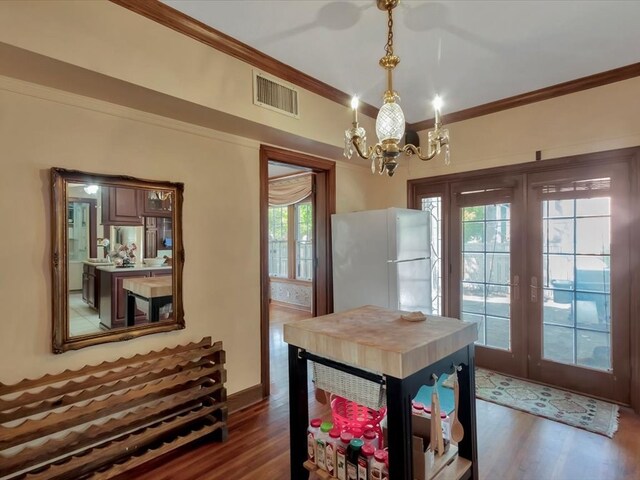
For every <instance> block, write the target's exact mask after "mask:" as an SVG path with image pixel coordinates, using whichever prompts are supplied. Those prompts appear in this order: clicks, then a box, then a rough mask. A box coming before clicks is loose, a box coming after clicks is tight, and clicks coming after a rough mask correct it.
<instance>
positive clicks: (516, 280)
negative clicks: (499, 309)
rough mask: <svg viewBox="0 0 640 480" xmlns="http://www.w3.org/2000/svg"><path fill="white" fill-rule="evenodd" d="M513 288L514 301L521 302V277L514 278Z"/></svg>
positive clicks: (515, 276)
mask: <svg viewBox="0 0 640 480" xmlns="http://www.w3.org/2000/svg"><path fill="white" fill-rule="evenodd" d="M511 287H512V288H513V299H514V300H515V301H518V300H520V275H514V276H513V283H512V284H511Z"/></svg>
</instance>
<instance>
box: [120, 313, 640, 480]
mask: <svg viewBox="0 0 640 480" xmlns="http://www.w3.org/2000/svg"><path fill="white" fill-rule="evenodd" d="M271 315H272V322H271V381H272V384H271V392H272V395H271V397H270V398H269V399H267V400H265V401H263V402H260V403H259V404H257V405H255V406H253V407H249V408H248V409H246V410H243V411H240V412H237V413H234V414H233V415H230V417H229V440H228V441H227V442H226V443H224V444H216V443H207V444H203V445H199V446H191V447H186V448H185V449H183V450H181V451H179V452H178V454H175V455H172V456H171V457H169V458H167V457H165V458H163V459H160V461H156V462H153V463H151V464H148V465H146V466H143V467H141V468H139V469H137V470H134V471H133V472H132V473H130V474H128V475H127V476H126V477H124V476H123V477H121V478H132V479H133V478H135V479H137V480H169V479H171V480H271V479H288V478H289V446H288V445H289V444H288V442H289V434H288V430H289V408H288V388H287V348H286V344H284V342H283V341H282V324H283V323H284V322H287V321H292V320H297V319H302V318H306V317H308V315H305V314H304V312H298V311H295V310H288V309H284V308H272V310H271ZM309 391H310V395H309V399H310V401H309V408H310V414H311V415H316V416H319V415H321V414H326V413H327V412H328V410H327V408H326V407H325V406H323V405H320V404H319V403H318V402H316V401H315V399H314V398H313V393H312V390H311V388H310V389H309ZM477 415H478V443H479V469H480V478H481V479H483V480H640V416H638V415H634V414H633V413H632V412H631V411H630V410H628V409H622V410H621V413H620V428H619V430H618V433H616V435H615V437H614V438H613V439H609V438H606V437H604V436H601V435H596V434H593V433H590V432H586V431H583V430H579V429H576V428H573V427H570V426H568V425H564V424H561V423H558V422H553V421H551V420H547V419H544V418H540V417H536V416H533V415H529V414H526V413H523V412H518V411H516V410H512V409H509V408H506V407H502V406H499V405H495V404H492V403H488V402H484V401H482V400H478V401H477Z"/></svg>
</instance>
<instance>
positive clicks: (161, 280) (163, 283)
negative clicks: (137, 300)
mask: <svg viewBox="0 0 640 480" xmlns="http://www.w3.org/2000/svg"><path fill="white" fill-rule="evenodd" d="M122 288H124V289H125V290H129V291H131V292H133V293H135V294H136V295H140V296H141V297H144V298H157V297H168V296H170V295H172V294H173V292H172V284H171V275H164V276H162V277H147V278H125V279H124V281H123V282H122Z"/></svg>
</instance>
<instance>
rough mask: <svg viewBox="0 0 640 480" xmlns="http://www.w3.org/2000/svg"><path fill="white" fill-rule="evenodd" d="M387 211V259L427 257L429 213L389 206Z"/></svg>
mask: <svg viewBox="0 0 640 480" xmlns="http://www.w3.org/2000/svg"><path fill="white" fill-rule="evenodd" d="M387 212H388V213H387V215H388V219H387V224H388V225H389V232H388V235H389V252H388V256H389V260H392V261H393V260H396V261H402V260H411V259H416V258H427V257H429V253H430V252H429V214H428V213H427V212H423V211H420V210H407V209H404V208H390V209H388V210H387Z"/></svg>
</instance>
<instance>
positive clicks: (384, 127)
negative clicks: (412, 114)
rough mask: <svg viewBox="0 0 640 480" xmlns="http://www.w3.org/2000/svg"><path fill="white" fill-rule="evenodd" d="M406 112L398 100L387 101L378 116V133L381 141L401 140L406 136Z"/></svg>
mask: <svg viewBox="0 0 640 480" xmlns="http://www.w3.org/2000/svg"><path fill="white" fill-rule="evenodd" d="M404 125H405V121H404V113H403V112H402V108H400V105H398V104H397V103H396V102H385V103H384V104H383V105H382V108H380V110H379V111H378V117H377V118H376V135H377V136H378V140H379V141H380V142H384V141H385V140H394V141H396V142H399V141H400V140H402V137H403V136H404Z"/></svg>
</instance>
